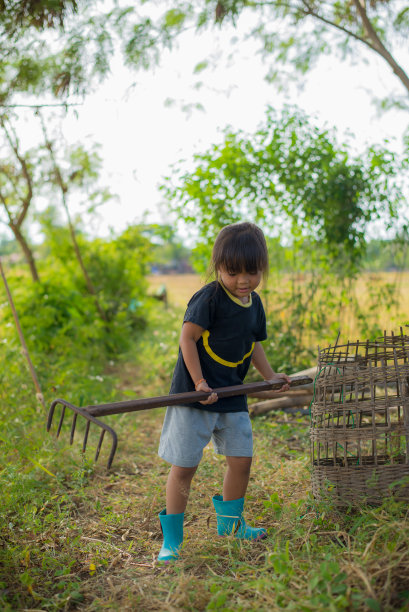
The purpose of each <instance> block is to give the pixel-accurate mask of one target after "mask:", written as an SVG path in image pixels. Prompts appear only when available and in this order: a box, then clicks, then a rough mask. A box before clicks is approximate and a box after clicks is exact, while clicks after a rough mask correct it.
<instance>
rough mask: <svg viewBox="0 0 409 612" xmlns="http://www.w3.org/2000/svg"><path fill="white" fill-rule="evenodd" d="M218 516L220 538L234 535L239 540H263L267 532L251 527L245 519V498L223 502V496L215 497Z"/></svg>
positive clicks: (214, 501) (214, 503)
mask: <svg viewBox="0 0 409 612" xmlns="http://www.w3.org/2000/svg"><path fill="white" fill-rule="evenodd" d="M213 505H214V509H215V510H216V516H217V533H218V534H219V535H220V536H224V535H234V536H235V537H236V538H238V539H239V540H262V539H263V538H266V537H267V531H266V530H265V529H262V528H258V527H249V526H248V525H246V521H245V520H244V518H243V508H244V497H240V499H233V500H230V501H223V497H222V496H221V495H215V496H214V497H213Z"/></svg>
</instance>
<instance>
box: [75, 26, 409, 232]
mask: <svg viewBox="0 0 409 612" xmlns="http://www.w3.org/2000/svg"><path fill="white" fill-rule="evenodd" d="M232 34H234V31H233V30H232V31H231V32H230V33H229V32H227V31H226V30H225V29H223V30H221V31H219V32H218V33H210V32H208V33H205V34H203V35H201V36H197V35H194V34H193V33H186V34H185V35H184V36H183V38H181V40H180V42H179V45H178V49H175V50H173V51H172V52H171V53H168V52H166V53H164V54H163V57H162V62H161V65H160V66H159V67H158V68H156V69H155V71H154V72H152V71H151V72H142V71H139V72H137V73H135V72H130V71H129V70H127V69H126V68H124V67H123V66H122V64H121V61H120V60H118V59H117V60H116V61H115V62H114V63H113V65H112V71H111V76H110V77H109V78H108V80H106V81H105V82H104V83H103V85H102V86H101V87H100V89H99V90H98V92H96V93H95V94H92V95H90V96H89V97H88V98H87V99H86V100H85V102H84V104H83V105H82V106H80V107H78V109H77V110H78V118H74V116H73V114H72V113H70V114H69V116H68V117H67V118H66V119H65V121H64V132H65V134H66V136H67V139H68V140H69V141H70V142H81V143H82V144H84V145H85V146H86V147H88V146H91V144H92V143H94V142H97V143H100V144H101V145H102V148H101V151H100V153H101V155H102V157H103V159H104V168H103V172H102V173H101V184H102V185H106V186H108V187H109V188H110V190H111V191H112V192H113V193H116V194H117V195H118V199H117V200H114V201H113V202H111V203H108V204H105V205H104V206H103V207H102V208H100V209H99V219H98V221H97V222H96V224H95V222H94V225H93V227H92V228H91V227H89V229H91V232H92V233H97V234H99V235H105V234H107V233H108V231H109V229H110V228H112V229H114V230H115V231H121V230H122V229H124V228H125V227H126V226H127V225H129V224H131V223H133V222H138V220H140V219H141V216H142V215H143V214H144V213H146V212H148V213H149V217H148V220H150V221H164V220H165V219H164V216H163V210H162V211H160V210H159V208H158V205H159V203H160V201H161V194H160V192H159V191H158V189H157V186H158V183H159V182H160V181H161V180H162V177H163V176H164V175H166V174H167V173H168V172H169V168H170V165H171V164H172V163H174V162H176V161H178V160H179V159H181V158H184V159H190V158H191V157H192V155H193V153H194V152H204V151H206V150H207V148H208V147H209V146H210V145H211V144H212V143H215V142H219V141H220V140H221V139H222V135H221V130H222V129H223V128H225V127H226V126H227V125H231V126H233V127H234V128H237V129H239V128H240V129H243V130H245V131H250V132H251V131H252V130H254V129H255V128H256V127H257V125H258V124H260V123H261V122H262V121H263V119H264V116H265V110H266V107H267V105H268V104H270V105H272V106H273V107H276V108H280V107H281V106H282V105H283V104H284V103H289V104H292V105H297V106H298V107H299V108H300V109H302V110H304V111H306V112H307V113H308V114H312V115H315V121H316V123H317V124H318V125H320V126H323V125H326V126H327V127H331V128H332V127H334V126H335V127H336V128H337V129H338V132H339V140H340V142H342V141H343V140H344V139H345V133H346V132H347V131H349V132H352V133H353V134H354V135H355V142H356V149H357V151H359V150H362V149H363V148H364V146H365V143H371V144H373V143H379V142H381V141H382V140H384V139H385V138H388V139H391V140H392V142H391V143H390V145H389V146H390V147H391V148H394V149H397V150H399V149H400V146H401V137H402V134H403V132H404V130H405V128H406V126H407V125H408V120H407V114H406V113H404V112H399V111H390V112H388V113H386V114H383V115H382V116H378V115H377V111H376V109H375V107H374V105H373V104H372V103H371V98H372V97H373V94H376V95H378V96H379V97H384V96H386V95H387V94H388V92H389V91H390V90H392V89H394V90H395V91H396V90H398V91H399V88H401V92H400V93H402V94H403V93H404V89H403V86H401V85H400V83H399V82H398V80H397V78H396V77H394V76H393V74H392V72H391V71H390V69H389V68H388V66H386V64H384V62H381V61H380V60H377V59H376V58H372V57H371V54H370V53H369V52H368V54H367V59H368V63H366V64H365V63H361V62H359V63H357V64H356V65H354V66H351V65H349V64H348V63H342V62H341V61H340V60H338V59H336V58H335V57H332V58H324V59H323V60H322V61H321V62H320V64H319V66H318V67H317V68H316V69H315V70H314V71H313V72H311V73H307V75H306V76H305V77H301V76H300V77H299V78H300V79H303V80H304V90H303V91H302V92H299V91H297V90H296V89H295V88H293V89H292V91H291V93H290V95H287V96H285V95H284V94H281V93H278V92H277V88H276V87H275V85H274V84H268V83H267V82H266V81H265V80H264V76H265V74H266V72H267V68H266V66H265V65H263V63H262V60H261V58H260V57H259V56H258V55H256V53H255V50H256V46H255V45H254V43H253V42H251V41H249V42H248V43H247V45H245V46H242V47H241V51H240V56H238V55H235V56H234V59H233V60H230V62H228V61H227V60H226V58H224V59H223V60H221V61H220V62H219V65H218V67H217V68H216V69H208V70H205V71H204V72H203V73H201V74H198V75H196V76H194V75H193V68H194V66H195V65H196V64H197V63H198V62H200V61H202V60H203V59H205V58H206V57H208V55H209V52H212V50H215V49H217V46H218V45H219V43H223V42H224V47H225V48H226V41H228V40H229V38H230V36H231V35H232ZM226 64H229V65H228V66H226ZM406 64H407V62H406ZM197 81H203V83H204V86H203V87H202V88H201V89H197V90H196V89H194V83H195V82H197ZM167 99H174V100H175V104H173V105H172V106H169V105H166V104H165V101H166V100H167ZM195 102H200V103H201V104H202V105H203V107H204V111H203V112H202V111H200V110H193V111H192V112H190V113H188V112H183V110H181V106H182V105H183V103H195Z"/></svg>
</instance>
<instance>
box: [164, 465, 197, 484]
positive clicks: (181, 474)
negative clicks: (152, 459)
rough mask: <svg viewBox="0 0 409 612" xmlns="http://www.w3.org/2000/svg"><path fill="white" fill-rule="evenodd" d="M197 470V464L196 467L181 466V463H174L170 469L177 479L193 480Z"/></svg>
mask: <svg viewBox="0 0 409 612" xmlns="http://www.w3.org/2000/svg"><path fill="white" fill-rule="evenodd" d="M196 470H197V465H196V466H195V467H188V468H186V467H181V466H179V465H172V467H171V470H170V475H171V476H172V477H173V478H176V479H177V480H184V481H190V480H192V478H193V476H194V475H195V472H196Z"/></svg>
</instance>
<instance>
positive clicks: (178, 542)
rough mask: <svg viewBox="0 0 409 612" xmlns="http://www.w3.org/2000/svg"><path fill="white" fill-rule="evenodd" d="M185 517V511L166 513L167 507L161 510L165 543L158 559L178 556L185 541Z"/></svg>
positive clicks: (161, 523) (163, 559)
mask: <svg viewBox="0 0 409 612" xmlns="http://www.w3.org/2000/svg"><path fill="white" fill-rule="evenodd" d="M184 517H185V513H184V512H181V514H166V508H165V509H164V510H162V512H159V520H160V525H161V527H162V533H163V544H162V548H161V550H160V553H159V555H158V561H172V560H174V559H177V558H178V556H179V549H180V547H181V546H182V542H183V519H184Z"/></svg>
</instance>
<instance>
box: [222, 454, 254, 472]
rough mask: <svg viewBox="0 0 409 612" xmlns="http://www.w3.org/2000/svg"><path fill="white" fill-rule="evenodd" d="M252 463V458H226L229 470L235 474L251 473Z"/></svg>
mask: <svg viewBox="0 0 409 612" xmlns="http://www.w3.org/2000/svg"><path fill="white" fill-rule="evenodd" d="M252 461H253V458H252V457H226V462H227V465H228V467H229V469H230V470H233V471H234V472H241V473H249V472H250V469H251V463H252Z"/></svg>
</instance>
